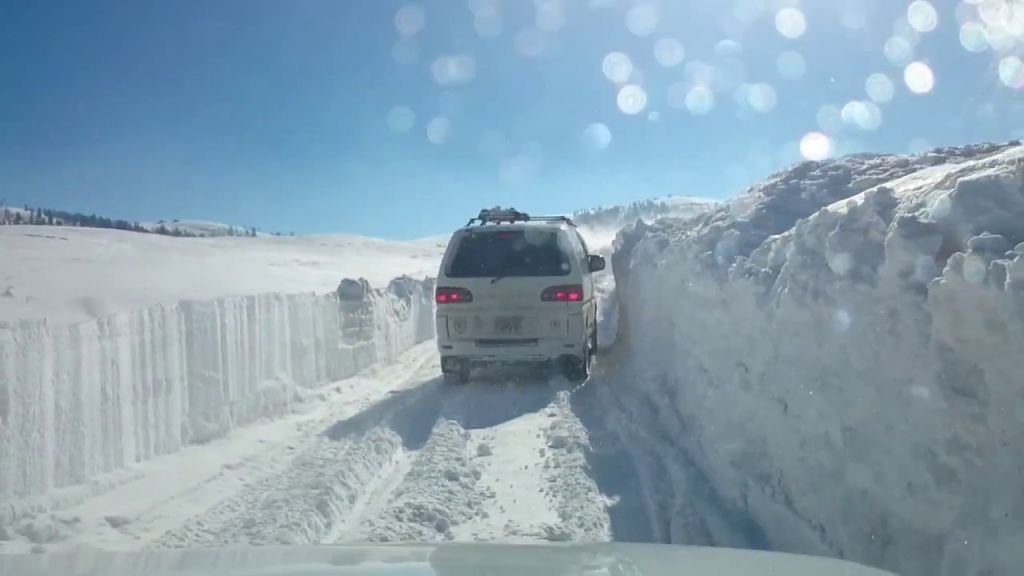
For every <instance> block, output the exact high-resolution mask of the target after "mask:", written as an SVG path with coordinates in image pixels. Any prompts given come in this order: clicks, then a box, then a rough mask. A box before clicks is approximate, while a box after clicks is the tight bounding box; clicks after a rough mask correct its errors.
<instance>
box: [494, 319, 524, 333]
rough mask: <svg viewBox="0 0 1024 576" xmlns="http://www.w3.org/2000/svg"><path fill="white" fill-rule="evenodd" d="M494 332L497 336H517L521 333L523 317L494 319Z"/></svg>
mask: <svg viewBox="0 0 1024 576" xmlns="http://www.w3.org/2000/svg"><path fill="white" fill-rule="evenodd" d="M494 331H495V332H497V333H498V334H518V333H520V332H522V331H523V317H522V316H498V317H497V318H495V319H494Z"/></svg>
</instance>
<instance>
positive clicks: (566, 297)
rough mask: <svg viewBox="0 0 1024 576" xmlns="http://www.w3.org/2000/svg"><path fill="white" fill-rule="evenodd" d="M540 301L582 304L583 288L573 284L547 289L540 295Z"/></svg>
mask: <svg viewBox="0 0 1024 576" xmlns="http://www.w3.org/2000/svg"><path fill="white" fill-rule="evenodd" d="M540 299H541V300H543V301H544V302H580V301H582V300H583V286H580V285H579V284H573V285H571V286H552V287H550V288H545V289H544V291H543V292H541V293H540Z"/></svg>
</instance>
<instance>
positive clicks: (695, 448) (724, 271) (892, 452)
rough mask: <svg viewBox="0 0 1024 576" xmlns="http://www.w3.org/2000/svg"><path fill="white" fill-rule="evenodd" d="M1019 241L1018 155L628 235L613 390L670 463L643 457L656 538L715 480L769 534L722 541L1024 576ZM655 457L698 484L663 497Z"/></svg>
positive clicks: (789, 197) (954, 162)
mask: <svg viewBox="0 0 1024 576" xmlns="http://www.w3.org/2000/svg"><path fill="white" fill-rule="evenodd" d="M1022 242H1024V147H1022V146H1020V145H1019V143H1011V144H1010V145H1005V146H1000V145H981V146H973V147H968V148H961V149H946V150H938V151H935V152H933V153H929V154H925V155H920V156H914V157H887V156H854V157H849V158H844V159H840V160H837V161H831V162H825V163H813V162H812V163H804V164H801V165H799V166H797V167H795V168H793V169H792V170H789V171H787V172H784V173H782V174H779V175H777V176H774V177H772V178H770V179H768V180H766V181H765V182H763V183H762V184H759V185H757V186H755V187H753V188H752V189H750V190H749V191H748V192H747V193H746V194H745V195H744V196H742V197H740V198H738V199H737V200H735V201H733V202H731V203H729V204H727V205H725V206H723V207H721V208H719V209H717V210H715V211H713V212H711V213H710V214H708V215H706V216H703V217H700V218H698V219H696V220H691V221H689V222H671V221H660V222H658V223H656V224H654V225H653V226H648V225H642V224H641V225H638V226H636V227H635V228H634V229H632V230H627V231H625V232H624V233H623V234H622V235H621V236H620V237H619V238H618V239H617V244H618V249H617V251H616V254H615V258H614V270H615V273H616V281H617V286H618V288H617V289H618V299H619V303H620V336H619V338H620V343H621V344H622V345H623V346H624V347H625V350H619V351H617V354H621V357H623V358H625V361H624V362H623V364H622V365H621V366H619V367H618V368H619V370H620V372H619V374H620V378H618V381H617V382H615V384H614V385H613V386H606V387H604V388H603V389H602V390H601V394H602V395H603V396H604V398H605V400H606V402H607V404H606V405H607V406H608V408H609V412H610V413H613V412H617V414H615V415H614V417H615V418H616V419H617V421H619V422H625V423H627V424H628V426H629V427H631V428H632V429H633V431H632V433H633V434H634V437H635V436H636V434H641V435H642V436H641V437H646V438H648V439H654V440H655V442H653V443H650V444H648V447H650V448H652V449H656V450H660V454H658V456H660V458H647V459H640V460H638V463H639V464H640V465H641V467H642V468H643V467H644V466H646V467H647V470H643V469H642V470H641V474H642V475H643V476H644V477H645V478H646V480H647V490H648V492H649V493H652V491H653V492H657V491H659V490H660V491H661V492H660V493H659V494H658V500H660V501H661V502H663V504H662V506H661V507H660V508H655V509H652V514H653V515H654V519H653V522H654V523H655V524H658V525H661V526H679V523H678V522H674V521H675V520H677V518H676V516H679V515H682V516H684V517H682V518H681V521H683V522H685V521H686V520H687V517H689V516H687V514H686V513H685V511H684V512H679V511H677V510H676V509H675V506H677V505H678V502H680V501H682V500H683V499H684V498H687V497H688V496H687V495H688V493H689V494H691V495H692V494H693V493H694V492H693V485H692V482H693V480H694V479H695V478H696V479H699V480H701V481H702V482H704V483H706V486H707V487H708V495H707V496H706V498H707V499H708V501H715V502H717V504H718V505H717V508H718V509H719V510H721V511H724V513H726V514H729V515H732V516H733V520H734V522H732V525H733V526H736V525H743V522H744V521H748V522H749V523H750V524H751V525H752V526H756V527H759V528H760V530H758V529H756V528H752V529H751V530H750V531H749V532H748V533H747V534H742V535H737V536H735V537H730V536H729V535H728V534H727V533H726V532H723V531H716V530H713V529H712V528H713V527H708V526H705V527H704V529H705V533H706V534H707V535H708V537H709V538H710V539H711V540H712V541H716V543H718V544H724V545H746V544H750V543H757V542H758V540H759V539H760V538H764V539H765V542H764V544H765V545H767V546H768V547H770V548H773V549H779V550H786V551H796V552H806V553H817V554H827V555H835V556H842V557H844V558H847V559H851V560H854V561H859V562H864V563H868V564H872V565H877V566H880V567H884V568H887V569H890V570H893V571H896V572H898V573H903V574H910V575H916V574H921V575H924V574H929V575H930V574H948V575H954V574H957V575H959V574H1002V575H1010V574H1016V573H1018V572H1019V567H1020V565H1021V564H1022V562H1024V492H1022V490H1021V486H1024V364H1022V363H1021V360H1020V358H1021V350H1024V244H1022ZM659 460H660V461H661V462H664V463H666V465H669V464H671V463H672V462H678V461H683V460H685V461H688V462H691V463H693V465H694V467H695V470H694V471H692V473H686V474H678V475H676V474H675V473H674V472H673V473H672V475H673V482H665V481H664V478H665V474H664V472H663V471H659V470H657V469H656V466H657V464H658V462H659ZM675 476H678V477H675ZM689 497H690V498H693V496H689ZM672 502H676V503H677V504H676V505H675V506H674V505H673V504H672ZM660 534H661V536H662V537H665V538H670V539H672V540H675V541H679V538H680V537H681V535H683V534H692V531H687V530H681V531H680V530H677V529H669V530H666V531H662V532H660Z"/></svg>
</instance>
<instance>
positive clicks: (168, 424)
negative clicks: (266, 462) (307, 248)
mask: <svg viewBox="0 0 1024 576" xmlns="http://www.w3.org/2000/svg"><path fill="white" fill-rule="evenodd" d="M432 283H433V282H432V280H427V281H418V280H412V279H409V278H398V279H395V280H393V281H392V282H391V283H390V284H389V285H388V287H387V288H386V289H384V290H378V289H372V288H370V287H369V284H368V283H367V282H366V281H365V280H345V281H343V282H342V283H341V285H340V286H339V288H338V290H337V292H335V293H333V294H328V295H314V294H295V295H283V294H265V295H258V296H242V297H231V298H223V299H219V300H214V301H204V302H180V303H178V304H175V305H166V306H155V307H152V308H148V309H144V310H138V311H134V312H130V313H123V314H118V315H114V316H111V317H108V318H105V319H102V320H97V321H92V322H88V323H83V324H75V325H65V326H58V325H52V324H50V323H48V322H47V321H46V320H37V321H23V322H18V323H13V324H3V323H0V525H3V524H4V523H5V520H9V519H10V517H11V516H16V515H19V513H20V512H24V511H25V510H24V508H25V507H26V506H31V505H33V497H37V496H45V495H47V494H48V493H49V492H51V491H54V490H55V489H60V488H63V487H67V486H74V485H77V484H81V483H85V482H87V481H89V480H90V479H93V478H95V477H97V476H98V475H101V474H104V473H106V472H110V471H114V470H117V469H120V468H123V467H126V466H129V465H131V464H132V463H136V462H142V461H145V460H148V459H150V458H153V457H156V456H159V455H161V454H169V453H172V452H175V451H177V450H179V449H180V448H181V447H182V446H184V445H188V444H196V443H202V442H207V441H210V440H213V439H215V438H219V437H222V436H225V435H226V434H228V433H229V432H230V431H231V430H233V429H235V428H237V427H240V426H244V425H246V424H248V423H251V422H253V421H254V420H257V419H260V418H268V417H274V416H280V415H283V414H286V413H288V412H289V411H290V404H291V402H292V401H293V399H294V398H295V397H296V396H297V395H298V394H299V393H300V390H298V389H300V388H313V387H317V386H320V385H322V384H326V383H329V382H332V381H336V380H340V379H343V378H346V377H349V376H352V375H354V374H355V373H357V372H359V371H360V370H363V369H365V368H367V367H369V366H371V365H373V364H375V363H378V362H386V361H390V360H393V359H395V358H396V357H397V356H398V355H399V354H401V353H402V352H403V351H405V350H407V349H408V348H410V347H411V346H413V345H414V344H416V343H418V342H422V341H425V340H428V339H430V338H433V337H434V315H433V297H432V292H433V286H432ZM35 500H36V501H37V502H38V501H41V500H42V499H35Z"/></svg>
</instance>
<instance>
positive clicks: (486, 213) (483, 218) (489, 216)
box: [466, 206, 576, 226]
mask: <svg viewBox="0 0 1024 576" xmlns="http://www.w3.org/2000/svg"><path fill="white" fill-rule="evenodd" d="M503 222H508V223H509V224H515V223H516V222H564V223H566V224H568V225H570V226H576V224H575V223H574V222H573V221H572V220H571V219H570V218H569V217H567V216H530V215H529V214H527V213H526V212H520V211H519V210H516V209H515V208H502V207H500V206H495V207H494V208H489V209H488V208H485V209H483V210H481V211H480V214H478V215H477V217H476V218H470V219H469V222H467V223H466V226H472V225H473V224H478V225H480V226H484V225H485V224H501V223H503Z"/></svg>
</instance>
